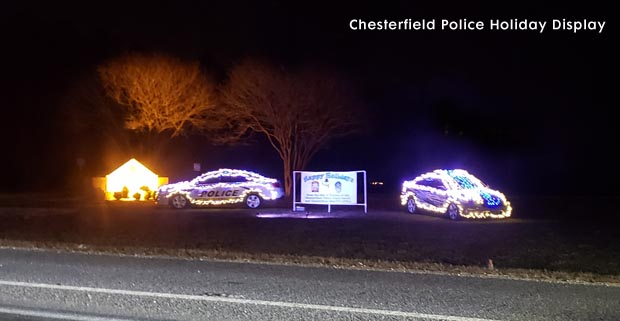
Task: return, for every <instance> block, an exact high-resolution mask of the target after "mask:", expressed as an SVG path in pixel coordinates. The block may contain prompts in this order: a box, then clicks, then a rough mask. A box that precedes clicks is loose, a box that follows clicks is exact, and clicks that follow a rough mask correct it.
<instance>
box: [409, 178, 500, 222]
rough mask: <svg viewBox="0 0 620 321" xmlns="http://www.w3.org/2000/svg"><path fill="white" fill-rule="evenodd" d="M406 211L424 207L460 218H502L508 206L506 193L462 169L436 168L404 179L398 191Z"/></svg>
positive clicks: (410, 211)
mask: <svg viewBox="0 0 620 321" xmlns="http://www.w3.org/2000/svg"><path fill="white" fill-rule="evenodd" d="M400 200H401V205H403V206H405V208H406V210H407V212H409V213H416V212H418V211H419V210H425V211H429V212H433V213H439V214H445V215H446V216H448V218H450V219H452V220H458V219H460V218H506V217H510V214H511V213H512V206H511V205H510V202H509V201H508V200H507V199H506V196H505V195H504V194H502V193H501V192H499V191H497V190H493V189H491V188H489V187H488V186H487V185H486V184H484V183H483V182H482V181H480V180H479V179H478V178H476V177H475V176H474V175H472V174H470V173H468V172H467V171H465V170H462V169H454V170H443V169H438V170H435V171H432V172H428V173H424V174H422V175H420V176H418V177H416V178H414V179H413V180H409V181H405V182H403V185H402V190H401V195H400Z"/></svg>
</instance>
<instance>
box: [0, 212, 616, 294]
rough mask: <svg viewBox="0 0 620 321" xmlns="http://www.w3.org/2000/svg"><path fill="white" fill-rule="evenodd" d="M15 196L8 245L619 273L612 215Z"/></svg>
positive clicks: (0, 217) (6, 221)
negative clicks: (450, 216) (172, 204)
mask: <svg viewBox="0 0 620 321" xmlns="http://www.w3.org/2000/svg"><path fill="white" fill-rule="evenodd" d="M18 203H19V201H15V202H14V203H13V204H4V205H5V206H4V207H0V240H1V242H2V243H4V244H5V245H12V244H13V245H14V244H22V245H23V244H33V245H36V246H39V247H54V248H62V247H63V246H64V247H69V248H72V249H98V250H105V251H111V252H115V253H134V252H136V251H139V252H141V253H145V254H167V255H168V254H170V255H184V256H188V255H189V256H193V257H195V256H209V257H218V258H227V259H229V258H233V259H235V258H240V259H243V258H252V259H260V260H276V261H287V260H288V261H298V262H306V263H326V264H336V263H338V262H340V263H344V264H347V265H354V264H360V265H364V266H378V267H413V268H419V267H429V268H432V269H444V268H451V269H454V268H457V269H461V268H463V267H471V268H475V269H482V270H484V271H485V273H486V272H488V269H487V268H488V265H489V260H492V262H493V267H494V269H495V271H510V270H515V269H517V270H525V271H530V270H533V271H538V272H536V273H560V274H561V275H562V277H565V278H568V279H570V278H572V277H578V278H581V279H584V278H585V279H597V280H606V281H611V282H620V242H619V241H620V232H619V231H620V230H619V229H618V228H617V225H615V224H612V223H611V222H613V221H601V220H588V219H582V220H577V219H567V220H558V219H519V218H515V219H509V220H502V221H460V222H452V221H449V220H447V219H444V218H441V217H435V216H431V215H410V214H406V213H404V212H403V211H395V210H393V209H392V208H390V209H385V210H371V211H370V212H369V213H368V214H367V215H363V214H362V213H361V211H359V210H358V211H349V210H348V209H347V210H346V211H336V212H334V214H333V215H331V216H326V215H324V214H320V213H318V212H317V213H311V215H310V217H311V218H312V217H314V219H308V218H302V217H305V216H304V215H300V214H295V215H284V214H287V213H288V214H290V213H289V210H288V209H286V208H264V209H261V210H260V211H259V212H260V213H259V214H261V215H259V216H263V217H262V218H261V217H257V215H256V214H257V211H249V210H237V209H208V210H204V209H192V210H187V211H174V210H170V209H159V208H154V207H153V206H152V204H144V203H142V204H130V203H123V202H119V203H101V204H89V205H85V204H84V203H80V202H74V203H72V202H70V201H68V200H65V201H63V202H58V203H59V204H62V206H51V205H50V204H51V203H49V202H43V201H41V202H40V204H44V205H47V206H45V207H41V206H40V205H38V206H36V207H32V206H23V205H24V204H21V205H22V206H18V205H20V204H18ZM273 214H276V215H273ZM283 216H285V217H283ZM276 217H279V218H276ZM340 263H339V264H340ZM526 273H530V272H526Z"/></svg>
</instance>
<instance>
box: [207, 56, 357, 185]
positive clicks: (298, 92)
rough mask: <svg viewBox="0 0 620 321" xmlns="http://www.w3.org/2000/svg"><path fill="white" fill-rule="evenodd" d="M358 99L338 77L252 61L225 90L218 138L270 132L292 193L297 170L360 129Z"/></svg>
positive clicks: (236, 71)
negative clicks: (292, 174)
mask: <svg viewBox="0 0 620 321" xmlns="http://www.w3.org/2000/svg"><path fill="white" fill-rule="evenodd" d="M355 98H356V96H355V95H354V93H353V91H352V90H351V88H349V87H348V86H347V84H346V82H345V81H344V80H343V79H341V78H339V77H337V76H335V75H334V74H331V73H326V72H320V71H317V70H312V69H309V70H306V71H301V72H296V73H287V72H285V71H283V70H281V69H277V68H275V67H273V66H271V65H269V64H266V63H264V62H260V61H255V60H246V61H244V62H242V63H241V64H239V65H238V66H236V67H235V68H234V69H233V70H232V71H231V72H230V73H229V77H228V80H227V82H226V83H225V85H224V86H223V87H222V88H221V99H222V102H223V104H222V106H221V108H217V111H216V112H217V115H218V116H217V117H216V118H217V119H218V120H219V122H220V125H221V127H220V131H219V132H217V133H212V138H214V139H216V140H217V141H219V142H222V143H234V142H237V141H239V140H240V139H242V138H244V137H247V136H248V135H250V134H251V133H253V132H255V133H262V134H264V135H265V136H266V137H267V139H268V140H269V142H270V143H271V145H272V146H273V148H274V149H275V150H276V151H277V152H278V154H279V155H280V157H281V158H282V161H283V167H284V185H285V190H286V194H287V195H290V192H291V184H292V182H291V176H290V174H291V171H292V170H301V169H304V168H305V166H306V165H307V164H308V162H309V160H310V159H311V158H312V157H313V156H314V155H315V154H316V153H317V152H318V151H319V150H320V149H321V148H323V147H325V146H326V144H328V143H329V142H330V141H331V140H332V139H334V138H337V137H342V136H346V135H350V134H353V133H355V132H356V131H357V130H358V129H359V126H360V122H359V119H360V118H359V117H358V115H357V114H356V113H355V112H354V111H353V107H355V101H356V99H355Z"/></svg>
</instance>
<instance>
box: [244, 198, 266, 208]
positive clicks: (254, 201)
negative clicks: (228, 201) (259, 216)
mask: <svg viewBox="0 0 620 321" xmlns="http://www.w3.org/2000/svg"><path fill="white" fill-rule="evenodd" d="M243 203H244V204H245V206H246V207H247V208H252V209H253V208H259V207H260V206H261V204H262V203H263V199H262V198H261V197H260V196H258V195H257V194H248V196H246V197H245V199H244V200H243Z"/></svg>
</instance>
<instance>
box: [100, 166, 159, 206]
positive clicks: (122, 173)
mask: <svg viewBox="0 0 620 321" xmlns="http://www.w3.org/2000/svg"><path fill="white" fill-rule="evenodd" d="M167 183H168V178H167V177H159V176H157V174H155V173H153V172H152V171H151V170H150V169H148V168H146V166H144V165H142V163H140V162H138V161H137V160H136V159H135V158H132V159H130V160H129V161H127V162H126V163H125V164H123V165H121V166H120V167H119V168H117V169H116V170H114V171H113V172H112V173H110V174H108V175H106V176H105V178H103V177H101V178H95V179H94V180H93V184H94V185H95V187H98V188H100V189H103V190H104V191H105V199H106V200H114V199H116V200H121V199H122V200H146V199H149V198H150V197H151V195H152V192H154V191H156V190H157V188H158V187H159V186H161V185H164V184H167ZM104 186H105V187H104ZM102 187H104V188H102Z"/></svg>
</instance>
